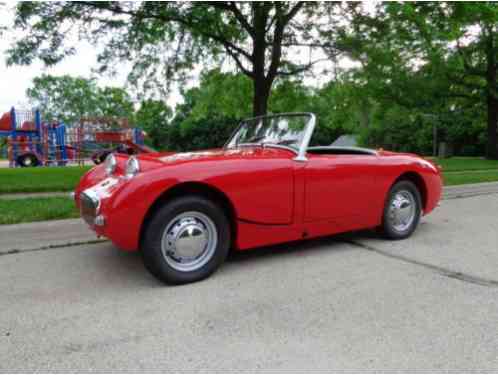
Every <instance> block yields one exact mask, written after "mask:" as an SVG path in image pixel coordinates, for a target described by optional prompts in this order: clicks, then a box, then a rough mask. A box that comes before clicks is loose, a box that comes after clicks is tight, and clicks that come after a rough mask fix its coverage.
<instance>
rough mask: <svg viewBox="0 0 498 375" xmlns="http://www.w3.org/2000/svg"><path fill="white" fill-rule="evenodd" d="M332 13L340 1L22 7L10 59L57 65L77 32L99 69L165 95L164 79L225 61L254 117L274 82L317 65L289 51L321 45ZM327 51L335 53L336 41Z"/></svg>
mask: <svg viewBox="0 0 498 375" xmlns="http://www.w3.org/2000/svg"><path fill="white" fill-rule="evenodd" d="M336 9H342V7H341V6H340V4H336V3H320V2H316V3H314V2H91V1H87V2H22V3H19V5H18V6H17V11H16V22H15V25H16V27H17V28H18V29H22V30H24V31H25V34H24V36H23V37H22V38H21V39H19V40H18V41H17V43H16V44H15V46H14V47H13V48H12V49H10V51H9V62H10V63H16V64H30V63H32V62H33V61H34V60H35V59H40V60H42V61H43V62H44V63H45V64H46V65H53V64H56V63H57V62H59V61H61V60H62V59H64V58H65V57H66V56H68V55H71V54H73V53H74V52H75V50H74V46H73V45H71V43H70V41H69V40H68V39H69V36H70V35H72V34H71V32H72V31H77V35H79V36H80V37H81V38H85V39H87V40H89V41H90V42H92V43H94V44H95V45H98V46H101V50H100V54H99V62H100V70H101V71H104V70H108V69H110V68H111V69H112V66H113V62H115V61H126V62H131V63H132V64H133V69H132V71H131V73H130V80H131V81H133V82H135V83H137V84H141V86H142V88H145V89H147V88H150V87H154V86H155V87H159V88H161V89H163V91H164V89H165V87H164V82H166V85H167V83H168V82H171V80H173V79H180V80H184V79H185V78H186V76H187V74H188V72H189V71H191V70H192V68H193V67H194V66H195V64H196V63H198V62H200V61H202V62H203V63H204V64H209V63H215V64H217V65H219V63H220V62H221V61H222V60H224V59H226V58H229V59H230V60H231V61H232V63H233V64H235V65H236V66H237V68H238V69H239V71H240V72H241V73H243V74H244V75H246V76H247V77H248V78H249V79H250V80H251V82H252V87H253V90H252V103H253V104H252V110H253V113H254V114H255V115H259V114H264V113H266V111H267V104H268V99H269V95H270V92H271V88H272V85H273V83H274V81H275V80H276V79H277V78H278V77H289V76H294V75H298V74H301V73H303V72H305V71H307V70H309V69H310V68H311V67H312V66H313V65H314V64H315V63H316V62H317V61H319V59H318V60H310V59H301V61H300V60H299V59H298V58H297V56H298V53H296V49H295V48H296V47H303V46H307V47H309V48H321V47H322V44H321V43H320V42H319V40H318V39H317V38H318V37H319V35H320V30H321V28H322V27H325V28H330V25H331V22H332V19H333V18H334V17H335V16H336ZM334 24H335V23H334ZM335 26H336V29H339V26H340V25H339V24H335ZM331 35H332V34H331V33H329V37H330V36H331ZM327 47H328V49H329V50H336V44H335V43H332V42H327ZM166 89H167V86H166Z"/></svg>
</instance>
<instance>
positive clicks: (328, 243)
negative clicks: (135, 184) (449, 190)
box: [0, 195, 498, 372]
mask: <svg viewBox="0 0 498 375" xmlns="http://www.w3.org/2000/svg"><path fill="white" fill-rule="evenodd" d="M497 215H498V195H485V196H478V197H471V198H465V199H452V200H447V201H444V202H443V203H442V206H441V207H440V208H439V209H438V210H437V211H436V212H435V213H434V214H432V215H430V216H428V217H427V218H424V219H423V222H422V224H421V226H420V227H419V230H418V231H417V232H416V234H415V235H414V236H413V237H412V238H410V239H408V240H405V241H399V242H388V241H384V240H382V239H379V238H378V237H377V236H375V235H374V234H372V233H368V232H366V233H356V234H350V235H346V236H336V237H331V238H326V239H321V240H315V241H310V242H306V243H298V244H292V245H288V244H287V245H282V246H278V247H273V248H270V249H259V250H256V251H252V252H248V253H245V254H238V255H234V256H231V258H230V259H229V260H228V261H227V263H226V264H225V265H224V266H223V267H222V268H221V269H220V271H219V272H217V273H216V274H215V275H213V277H211V278H210V279H208V280H205V281H203V282H200V283H196V284H191V285H185V286H181V287H167V286H163V285H161V284H159V283H158V282H157V281H156V280H155V279H154V278H152V277H151V276H149V274H148V273H147V272H145V270H144V269H143V267H142V264H141V260H140V257H139V256H137V255H136V254H127V253H121V252H119V251H117V250H116V249H114V248H113V247H112V245H110V244H109V243H100V244H92V245H82V246H72V247H65V248H55V249H46V250H40V251H28V252H23V253H18V254H6V255H2V256H0V371H1V372H5V371H42V372H49V371H69V372H71V371H78V370H79V371H150V372H155V371H162V372H164V371H192V372H197V371H215V370H216V371H236V372H237V371H256V372H259V371H261V372H263V371H270V372H273V371H295V370H297V371H309V370H311V371H340V370H345V371H373V370H383V371H416V370H418V371H447V370H449V371H476V370H479V371H495V372H496V371H498V220H497Z"/></svg>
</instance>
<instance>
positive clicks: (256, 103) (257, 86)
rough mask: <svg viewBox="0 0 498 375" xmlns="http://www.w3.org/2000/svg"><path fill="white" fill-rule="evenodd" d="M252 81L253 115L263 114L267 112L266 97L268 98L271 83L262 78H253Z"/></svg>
mask: <svg viewBox="0 0 498 375" xmlns="http://www.w3.org/2000/svg"><path fill="white" fill-rule="evenodd" d="M253 82H254V83H253V85H254V90H253V95H254V97H253V101H252V111H253V115H254V116H264V115H266V113H267V112H268V99H269V98H270V90H271V84H270V85H268V84H267V83H266V82H265V80H264V79H260V80H258V79H255V80H254V81H253Z"/></svg>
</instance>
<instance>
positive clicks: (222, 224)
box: [141, 195, 230, 284]
mask: <svg viewBox="0 0 498 375" xmlns="http://www.w3.org/2000/svg"><path fill="white" fill-rule="evenodd" d="M191 211H195V212H199V213H201V214H203V215H206V216H207V217H208V218H209V219H210V220H211V221H212V223H214V225H215V227H216V232H217V244H216V247H215V250H214V253H212V255H211V256H210V258H209V260H207V263H205V264H204V265H202V266H201V267H200V268H199V269H196V270H193V271H179V270H177V269H175V268H174V267H172V266H171V265H170V264H169V263H168V261H167V260H166V256H164V255H163V251H162V238H163V233H164V231H165V230H167V227H168V225H169V224H170V223H171V222H172V221H173V220H174V219H175V218H176V217H177V216H178V215H180V214H182V213H185V212H191ZM229 249H230V223H229V221H228V219H227V217H226V215H225V213H224V212H223V210H222V209H221V208H220V207H219V206H218V205H217V204H215V203H214V202H212V201H210V200H208V199H206V198H203V197H200V196H195V195H188V196H184V197H179V198H175V199H173V200H172V201H170V202H168V203H167V204H165V205H164V206H162V207H160V208H159V209H158V210H157V211H156V212H155V213H154V215H153V216H152V218H151V219H150V220H149V221H148V223H147V226H146V228H145V230H144V233H143V238H142V241H141V253H142V258H143V261H144V265H145V267H146V268H147V270H149V272H150V273H152V275H154V276H155V277H156V278H157V279H159V280H160V281H162V282H164V283H166V284H186V283H191V282H195V281H199V280H202V279H204V278H206V277H208V276H210V275H211V274H212V273H213V272H214V271H216V269H217V268H218V267H219V266H220V265H221V264H222V263H223V261H224V260H225V258H226V256H227V254H228V251H229Z"/></svg>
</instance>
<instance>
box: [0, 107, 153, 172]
mask: <svg viewBox="0 0 498 375" xmlns="http://www.w3.org/2000/svg"><path fill="white" fill-rule="evenodd" d="M144 136H145V133H144V132H143V131H142V130H141V129H139V128H130V127H129V126H128V121H127V120H126V119H114V118H87V119H81V120H80V122H79V123H77V124H73V125H65V124H63V123H60V122H56V123H45V122H42V119H41V116H40V112H39V110H29V111H19V110H16V109H15V108H12V109H11V110H10V112H7V113H4V114H3V116H2V117H1V118H0V137H6V138H7V154H8V159H9V166H10V167H18V166H19V167H31V166H38V165H43V166H49V165H58V166H64V165H67V164H68V163H77V164H80V165H82V164H84V163H85V161H87V160H90V159H91V160H93V161H94V162H95V163H99V162H101V161H102V160H103V159H102V157H103V158H105V156H107V154H108V153H110V152H114V151H116V152H126V153H133V154H135V153H143V152H150V151H151V149H149V148H147V147H146V146H144Z"/></svg>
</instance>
